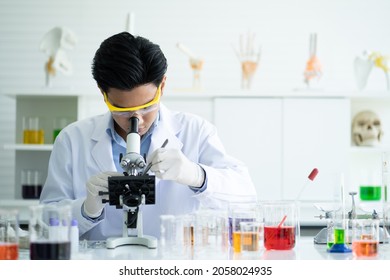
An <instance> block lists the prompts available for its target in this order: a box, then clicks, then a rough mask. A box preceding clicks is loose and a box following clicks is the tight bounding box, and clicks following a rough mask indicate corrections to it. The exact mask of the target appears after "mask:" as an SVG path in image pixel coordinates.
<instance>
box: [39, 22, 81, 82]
mask: <svg viewBox="0 0 390 280" xmlns="http://www.w3.org/2000/svg"><path fill="white" fill-rule="evenodd" d="M76 42H77V39H76V37H75V35H74V34H73V32H72V31H70V30H69V29H67V28H65V27H55V28H53V29H51V30H50V31H49V32H47V33H46V34H45V36H44V37H43V38H42V41H41V44H40V46H39V48H40V50H41V51H43V52H44V53H46V54H47V55H48V56H49V58H48V61H47V62H46V64H45V72H46V86H50V85H51V78H52V77H54V76H55V74H56V72H57V70H58V71H60V72H62V73H63V74H65V75H70V74H72V64H71V62H70V61H69V59H68V57H67V55H66V53H65V50H71V49H73V47H74V46H75V45H76Z"/></svg>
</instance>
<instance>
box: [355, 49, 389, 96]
mask: <svg viewBox="0 0 390 280" xmlns="http://www.w3.org/2000/svg"><path fill="white" fill-rule="evenodd" d="M374 66H375V67H377V68H379V69H382V70H383V72H384V73H385V77H386V86H387V90H390V77H389V72H390V56H385V55H382V54H381V53H379V52H370V51H367V50H365V51H364V52H363V53H362V54H361V55H359V56H357V57H356V58H355V61H354V68H355V77H356V82H357V86H358V88H359V89H360V90H363V89H364V88H365V87H366V84H367V80H368V77H369V75H370V73H371V70H372V68H373V67H374Z"/></svg>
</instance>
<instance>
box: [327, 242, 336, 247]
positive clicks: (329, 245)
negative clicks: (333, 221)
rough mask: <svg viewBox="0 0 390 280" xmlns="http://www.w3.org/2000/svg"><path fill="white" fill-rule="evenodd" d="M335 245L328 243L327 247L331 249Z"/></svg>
mask: <svg viewBox="0 0 390 280" xmlns="http://www.w3.org/2000/svg"><path fill="white" fill-rule="evenodd" d="M333 244H334V243H333V242H328V243H326V247H327V248H331V247H332V246H333Z"/></svg>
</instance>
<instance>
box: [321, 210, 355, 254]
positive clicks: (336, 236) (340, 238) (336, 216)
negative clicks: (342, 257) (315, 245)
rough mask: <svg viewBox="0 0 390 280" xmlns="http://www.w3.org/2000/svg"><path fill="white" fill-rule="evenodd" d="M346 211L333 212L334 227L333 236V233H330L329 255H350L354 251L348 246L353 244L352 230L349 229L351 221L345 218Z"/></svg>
mask: <svg viewBox="0 0 390 280" xmlns="http://www.w3.org/2000/svg"><path fill="white" fill-rule="evenodd" d="M343 211H344V209H343V207H341V208H340V209H337V210H334V211H333V212H332V216H331V217H332V218H333V219H332V225H333V235H332V233H331V232H328V238H330V239H331V240H332V239H333V244H331V243H332V242H331V241H329V244H328V245H329V246H328V249H327V252H329V253H349V252H351V251H352V250H351V249H350V248H349V247H348V244H349V243H350V242H351V238H350V237H351V236H350V229H349V224H350V223H349V219H346V218H345V213H343Z"/></svg>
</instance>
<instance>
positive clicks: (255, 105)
mask: <svg viewBox="0 0 390 280" xmlns="http://www.w3.org/2000/svg"><path fill="white" fill-rule="evenodd" d="M282 105H283V104H282V99H279V98H216V99H215V106H214V114H215V124H216V126H217V128H218V133H219V135H220V137H221V139H222V142H223V143H224V145H225V148H226V150H227V151H228V153H230V154H231V155H232V156H235V157H236V158H238V159H240V160H242V161H243V162H244V163H245V164H246V165H247V166H248V168H249V172H250V175H251V176H252V179H253V182H254V184H255V186H256V189H257V192H258V196H259V198H260V199H262V200H267V199H279V198H280V197H281V196H282V175H283V174H282V169H281V166H282V140H283V134H282V116H283V115H282ZM237 187H239V186H237Z"/></svg>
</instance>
